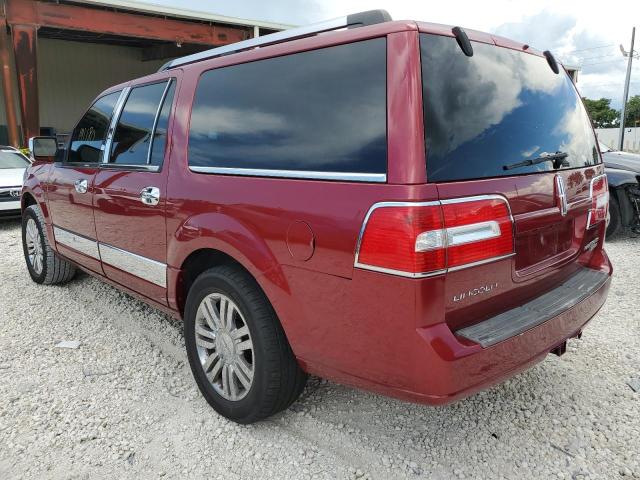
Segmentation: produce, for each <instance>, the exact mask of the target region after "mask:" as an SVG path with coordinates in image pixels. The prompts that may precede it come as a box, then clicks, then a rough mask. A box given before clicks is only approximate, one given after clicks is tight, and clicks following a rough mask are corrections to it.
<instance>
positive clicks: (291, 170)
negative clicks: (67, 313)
mask: <svg viewBox="0 0 640 480" xmlns="http://www.w3.org/2000/svg"><path fill="white" fill-rule="evenodd" d="M346 27H350V28H346ZM330 30H334V31H330ZM256 47H259V48H256ZM487 72H490V73H487ZM36 140H37V142H36ZM33 144H34V148H33V153H34V156H35V158H36V161H35V162H34V165H33V166H32V167H31V168H29V171H28V177H27V180H26V182H25V186H24V189H23V212H24V213H23V247H24V256H25V261H26V264H27V267H28V271H29V275H30V276H31V278H32V279H33V281H35V282H37V283H43V284H52V283H61V282H64V281H67V280H69V279H70V278H72V277H73V275H74V271H75V268H76V267H80V268H82V269H84V270H86V271H88V272H90V273H91V274H93V275H96V276H98V277H100V278H102V279H105V280H107V281H108V282H110V283H112V284H114V285H116V286H118V288H120V289H123V290H125V291H127V292H130V293H132V294H134V295H136V296H138V297H140V298H142V299H144V300H145V301H147V302H148V303H150V304H152V305H155V306H156V307H158V308H161V309H163V310H165V311H167V312H169V313H170V314H172V315H174V316H176V317H178V318H182V319H183V320H184V331H185V344H186V350H187V356H188V359H189V364H190V366H191V369H192V372H193V375H194V377H195V380H196V383H197V384H198V387H199V388H200V391H201V392H202V394H203V395H204V397H205V398H206V400H207V401H208V402H209V404H210V405H211V406H212V407H213V408H214V409H216V410H217V411H218V412H220V413H221V414H222V415H225V416H226V417H228V418H230V419H232V420H234V421H236V422H240V423H250V422H254V421H256V420H259V419H262V418H265V417H268V416H269V415H273V414H274V413H276V412H279V411H281V410H283V409H285V408H287V407H288V406H289V405H290V404H291V403H292V402H293V401H294V400H295V399H296V398H297V397H298V396H299V395H300V393H301V391H302V389H303V387H304V384H305V382H306V378H307V374H308V373H311V374H314V375H318V376H322V377H325V378H328V379H332V380H335V381H338V382H343V383H346V384H349V385H353V386H358V387H361V388H367V389H370V390H373V391H376V392H380V393H384V394H388V395H393V396H396V397H399V398H403V399H405V400H412V401H416V402H421V403H427V404H443V403H447V402H452V401H454V400H457V399H460V398H463V397H465V396H468V395H470V394H472V393H474V392H476V391H478V390H480V389H482V388H486V387H487V386H489V385H492V384H494V383H496V382H499V381H502V380H504V379H506V378H508V377H510V376H511V375H514V374H515V373H517V372H519V371H522V370H523V369H525V368H527V367H529V366H531V365H533V364H534V363H536V362H538V361H541V360H542V359H544V358H545V357H546V355H547V354H548V353H550V352H553V353H556V354H558V355H560V354H562V353H564V352H565V350H566V343H567V340H568V339H570V338H574V337H579V336H580V335H581V334H582V331H583V329H584V328H585V326H586V324H587V323H588V322H589V320H590V319H591V318H592V317H593V316H594V315H595V314H596V312H597V311H598V310H599V309H600V307H601V306H602V305H603V303H604V301H605V299H606V297H607V292H608V289H609V285H610V278H611V274H612V267H611V264H610V262H609V259H608V257H607V254H606V252H605V250H604V248H603V244H604V238H605V229H606V216H607V201H608V190H607V180H606V176H605V175H604V166H603V165H602V160H601V158H600V154H599V151H598V148H597V143H596V138H595V135H594V132H593V129H592V127H591V124H590V121H589V118H588V115H587V113H586V111H585V109H584V107H583V105H582V102H581V101H580V97H579V96H578V93H577V91H576V89H575V86H574V84H573V82H572V81H571V79H570V78H569V76H568V75H567V74H566V72H565V71H564V69H562V68H559V65H558V64H557V63H556V61H555V59H554V57H553V56H552V55H551V54H550V53H549V52H539V51H537V50H535V49H534V48H531V47H529V46H528V45H523V44H520V43H517V42H514V41H510V40H507V39H504V38H501V37H495V36H492V35H490V34H486V33H480V32H477V31H469V32H468V33H465V31H464V30H463V29H461V28H459V27H453V28H452V27H446V26H443V25H435V24H429V23H421V22H413V21H398V22H393V21H391V20H390V18H389V15H388V14H387V13H386V12H384V11H373V12H364V13H361V14H356V15H349V16H347V17H344V18H341V19H336V20H333V21H331V22H327V23H324V24H321V25H316V26H312V27H303V28H300V29H292V30H287V31H284V32H278V33H275V34H272V35H265V36H262V37H259V38H255V39H250V40H247V41H245V42H240V43H236V44H232V45H228V46H225V47H220V48H218V49H213V50H210V51H206V52H201V53H198V54H194V55H192V56H187V57H184V58H181V59H178V60H174V61H172V62H170V63H169V64H167V65H165V66H164V67H163V68H161V69H160V71H159V72H157V73H155V74H152V75H149V76H147V77H144V78H139V79H136V80H133V81H130V82H127V83H124V84H121V85H116V86H114V87H111V88H109V89H108V90H106V91H105V92H103V93H102V94H100V95H99V97H98V98H97V99H96V100H95V102H94V103H93V104H92V105H91V106H90V108H89V109H88V111H87V112H86V113H85V115H84V116H83V117H82V118H81V119H80V121H79V122H78V124H77V126H76V127H75V129H74V130H73V133H72V135H71V139H70V142H69V149H68V151H67V152H66V156H64V157H63V160H62V161H54V160H53V158H54V155H55V150H56V142H55V139H53V138H49V139H46V138H40V139H37V138H36V139H34V140H33ZM45 144H47V145H48V147H47V148H42V151H41V149H40V146H44V145H45ZM425 150H426V155H425ZM87 300H88V301H90V300H91V299H87ZM106 388H108V386H107V387H106ZM558 388H564V386H562V385H560V386H558Z"/></svg>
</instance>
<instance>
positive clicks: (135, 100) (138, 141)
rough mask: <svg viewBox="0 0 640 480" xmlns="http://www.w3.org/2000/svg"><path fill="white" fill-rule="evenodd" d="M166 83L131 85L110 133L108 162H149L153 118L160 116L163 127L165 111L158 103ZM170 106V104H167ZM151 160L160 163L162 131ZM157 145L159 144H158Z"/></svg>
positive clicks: (154, 122)
mask: <svg viewBox="0 0 640 480" xmlns="http://www.w3.org/2000/svg"><path fill="white" fill-rule="evenodd" d="M166 90H167V82H166V81H164V82H162V83H154V84H150V85H143V86H140V87H134V88H132V89H131V92H129V96H128V97H127V100H126V102H125V104H124V107H123V109H122V113H121V114H120V118H119V119H118V124H117V126H116V129H115V133H114V135H113V141H112V146H111V156H110V158H109V163H116V164H121V165H147V164H150V163H151V145H152V143H155V141H152V139H153V135H152V132H153V131H154V127H156V123H157V122H156V119H157V118H159V117H160V116H161V113H164V116H162V124H163V125H162V127H163V128H164V129H165V130H166V123H167V121H168V116H169V112H168V111H167V110H164V109H163V110H164V112H162V111H161V110H159V106H160V102H161V101H162V99H163V98H164V97H165V96H166V94H165V91H166ZM171 97H173V93H171ZM168 108H169V109H170V103H169V107H168ZM157 140H158V144H159V145H158V149H157V150H156V156H155V157H154V161H155V162H157V163H156V165H159V164H160V163H161V156H160V155H159V151H160V150H159V149H160V147H161V148H162V152H164V143H165V140H166V134H165V135H160V138H158V139H157ZM160 144H161V145H160Z"/></svg>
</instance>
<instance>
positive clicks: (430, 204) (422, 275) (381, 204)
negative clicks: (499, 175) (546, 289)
mask: <svg viewBox="0 0 640 480" xmlns="http://www.w3.org/2000/svg"><path fill="white" fill-rule="evenodd" d="M479 200H500V201H502V202H504V203H505V205H506V206H507V211H508V212H509V219H510V220H511V228H512V231H513V228H515V221H514V219H513V214H512V213H511V205H509V200H507V198H506V197H504V196H502V195H498V194H487V195H474V196H470V197H460V198H448V199H445V200H434V201H429V202H406V201H405V202H378V203H375V204H373V205H372V206H371V207H370V208H369V211H368V212H367V214H366V215H365V218H364V221H363V222H362V227H360V232H359V233H358V241H357V243H356V255H355V261H354V263H353V266H354V268H359V269H362V270H371V271H373V272H380V273H389V274H391V275H396V276H400V277H406V278H426V277H432V276H435V275H442V274H444V273H448V272H456V271H459V270H464V269H467V268H472V267H476V266H478V265H484V264H487V263H492V262H497V261H499V260H504V259H507V258H510V257H513V256H515V254H516V252H515V240H516V239H515V234H514V235H513V247H512V248H513V252H512V253H509V254H507V255H501V256H499V257H493V258H487V259H484V260H479V261H477V262H472V263H467V264H464V265H459V266H455V267H450V268H445V269H441V270H435V271H433V272H423V273H412V272H405V271H400V270H393V269H389V268H384V267H377V266H375V265H368V264H366V263H360V247H361V244H362V237H363V235H364V231H365V229H366V228H367V223H368V222H369V218H370V217H371V214H372V213H373V212H374V211H375V210H376V209H378V208H384V207H433V206H437V205H449V204H455V203H468V202H474V201H479ZM445 242H446V239H445Z"/></svg>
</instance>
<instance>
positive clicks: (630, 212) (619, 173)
mask: <svg viewBox="0 0 640 480" xmlns="http://www.w3.org/2000/svg"><path fill="white" fill-rule="evenodd" d="M600 152H602V160H603V161H604V165H605V171H606V172H607V179H608V181H609V195H610V199H609V226H608V227H607V237H608V238H613V237H615V236H616V235H617V234H618V233H620V232H621V231H622V230H623V229H625V228H632V229H634V230H638V229H640V155H638V154H636V153H628V152H620V151H616V150H612V149H611V148H609V147H607V146H606V145H604V144H603V143H602V142H600Z"/></svg>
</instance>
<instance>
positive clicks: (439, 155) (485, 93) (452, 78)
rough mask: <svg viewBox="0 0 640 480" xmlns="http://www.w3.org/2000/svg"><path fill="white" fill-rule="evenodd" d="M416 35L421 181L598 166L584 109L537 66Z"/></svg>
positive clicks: (561, 81) (531, 59)
mask: <svg viewBox="0 0 640 480" xmlns="http://www.w3.org/2000/svg"><path fill="white" fill-rule="evenodd" d="M472 44H473V51H474V54H473V56H472V57H467V56H466V55H465V54H464V53H463V52H462V50H461V49H460V47H459V46H458V44H457V42H456V40H455V38H451V37H444V36H438V35H428V34H421V35H420V52H421V60H422V82H423V87H422V88H423V98H424V124H425V142H426V156H427V179H428V181H430V182H438V181H448V180H465V179H474V178H487V177H498V176H504V175H520V174H526V173H534V172H542V171H553V170H554V169H569V168H579V167H585V166H589V165H594V164H595V163H598V162H599V161H600V160H599V155H598V150H597V148H596V140H595V136H594V133H593V129H592V128H591V124H590V122H589V118H588V116H587V113H586V112H585V109H584V106H583V105H582V102H581V101H580V98H579V97H578V95H577V92H576V90H575V88H574V86H573V83H572V82H571V79H570V78H569V76H568V75H566V73H565V72H564V71H562V70H561V72H560V74H554V73H553V71H552V70H551V68H550V67H549V65H548V63H547V61H546V59H545V58H542V57H538V56H536V55H531V54H528V53H523V52H518V51H515V50H511V49H508V48H501V47H496V46H493V45H488V44H484V43H479V42H472Z"/></svg>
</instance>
